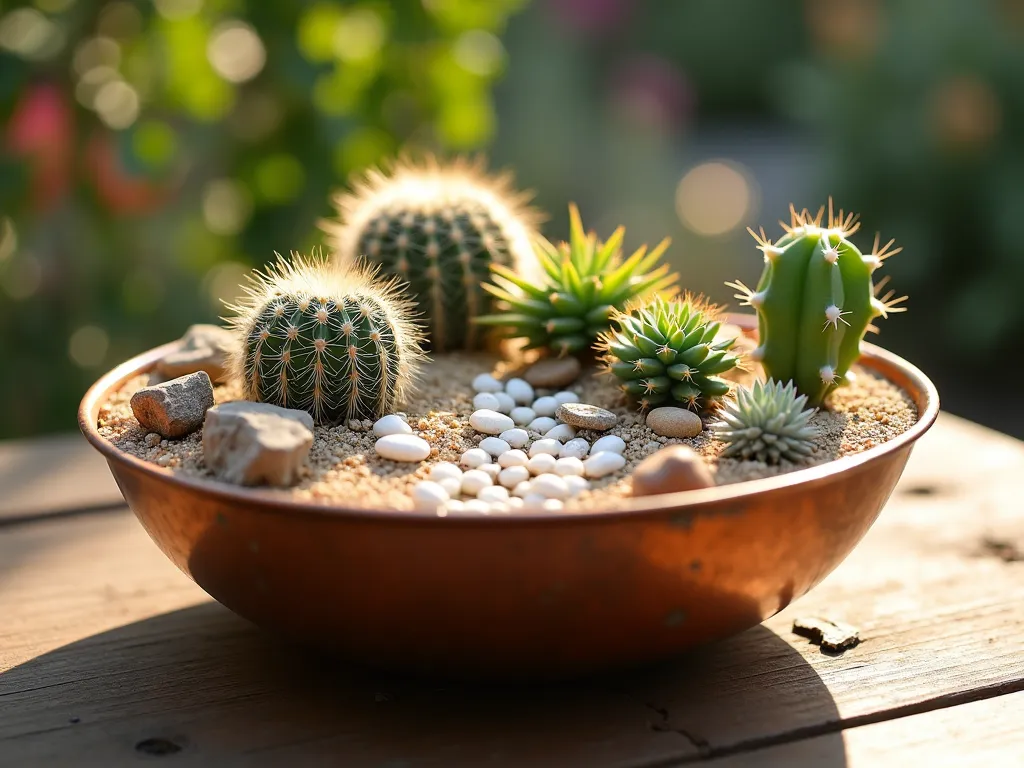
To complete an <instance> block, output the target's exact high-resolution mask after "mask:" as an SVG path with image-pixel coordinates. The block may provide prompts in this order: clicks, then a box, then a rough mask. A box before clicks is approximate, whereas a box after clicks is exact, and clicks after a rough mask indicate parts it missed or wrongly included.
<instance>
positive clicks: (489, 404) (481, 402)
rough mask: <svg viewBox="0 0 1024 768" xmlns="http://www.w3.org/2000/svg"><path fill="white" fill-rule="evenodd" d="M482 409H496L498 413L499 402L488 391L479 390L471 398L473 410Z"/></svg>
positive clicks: (499, 410) (499, 409)
mask: <svg viewBox="0 0 1024 768" xmlns="http://www.w3.org/2000/svg"><path fill="white" fill-rule="evenodd" d="M482 409H487V410H488V411H498V412H499V413H500V412H501V402H500V401H499V400H498V398H496V397H495V396H494V395H492V394H491V393H490V392H480V393H479V394H477V396H476V397H474V398H473V410H476V411H479V410H482Z"/></svg>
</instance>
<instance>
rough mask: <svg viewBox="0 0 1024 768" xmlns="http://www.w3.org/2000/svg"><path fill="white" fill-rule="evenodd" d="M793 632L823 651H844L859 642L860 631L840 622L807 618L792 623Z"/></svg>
mask: <svg viewBox="0 0 1024 768" xmlns="http://www.w3.org/2000/svg"><path fill="white" fill-rule="evenodd" d="M793 632H795V633H796V634H798V635H800V636H801V637H806V638H809V639H810V641H811V642H812V643H816V644H817V645H820V646H821V648H822V650H824V651H845V650H846V649H848V648H853V647H854V646H855V645H857V644H858V643H859V642H860V630H858V629H857V628H856V627H852V626H850V625H849V624H844V623H843V622H841V621H833V620H832V619H824V618H821V617H820V616H809V617H804V618H799V619H795V620H794V621H793Z"/></svg>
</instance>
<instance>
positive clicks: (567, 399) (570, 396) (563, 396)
mask: <svg viewBox="0 0 1024 768" xmlns="http://www.w3.org/2000/svg"><path fill="white" fill-rule="evenodd" d="M553 397H554V398H555V402H557V403H558V404H559V405H564V404H565V403H578V402H579V401H580V396H579V395H577V394H576V393H575V392H569V391H568V390H566V391H564V392H555V394H554V395H553Z"/></svg>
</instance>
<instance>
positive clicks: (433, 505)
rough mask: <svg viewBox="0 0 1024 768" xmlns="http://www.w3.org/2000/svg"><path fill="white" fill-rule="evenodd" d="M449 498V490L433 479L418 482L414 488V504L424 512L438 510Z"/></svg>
mask: <svg viewBox="0 0 1024 768" xmlns="http://www.w3.org/2000/svg"><path fill="white" fill-rule="evenodd" d="M449 498H450V494H449V493H448V491H446V490H445V489H444V488H442V487H441V486H440V485H438V484H437V483H435V482H433V481H431V480H424V481H423V482H421V483H417V484H416V487H415V488H413V489H412V502H413V505H414V506H415V507H416V509H418V510H420V511H422V512H436V511H437V510H439V509H441V508H442V507H444V505H445V502H447V501H448V500H449Z"/></svg>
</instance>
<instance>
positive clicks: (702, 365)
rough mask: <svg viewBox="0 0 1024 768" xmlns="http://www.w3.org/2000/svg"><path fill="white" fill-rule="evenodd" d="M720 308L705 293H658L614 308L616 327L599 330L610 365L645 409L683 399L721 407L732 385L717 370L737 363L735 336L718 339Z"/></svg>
mask: <svg viewBox="0 0 1024 768" xmlns="http://www.w3.org/2000/svg"><path fill="white" fill-rule="evenodd" d="M717 314H718V308H717V307H715V306H713V305H711V304H708V303H707V302H706V301H705V300H704V299H703V298H702V297H700V296H693V295H691V294H686V295H685V296H683V297H682V298H675V299H666V298H664V297H661V296H659V297H656V298H655V299H654V300H653V301H651V302H650V303H648V304H646V305H642V306H638V307H635V308H632V309H630V310H628V311H626V312H616V313H615V315H614V317H613V321H614V322H615V324H616V326H618V327H617V329H614V330H611V331H608V332H606V333H603V334H601V337H600V341H599V347H600V348H601V349H602V350H603V351H604V359H605V363H606V364H607V366H608V370H609V371H610V372H611V373H612V374H614V375H615V376H616V377H618V378H619V379H620V380H621V382H622V384H621V389H622V391H623V392H625V393H626V394H627V395H629V396H630V397H631V398H632V399H633V400H634V401H635V402H637V403H638V404H639V405H640V407H641V408H643V409H647V408H651V407H655V406H659V405H675V404H679V405H682V406H684V407H686V408H691V409H693V410H700V409H704V410H707V409H711V408H715V407H717V406H718V404H719V401H720V399H721V398H722V397H724V396H725V395H726V394H728V393H729V389H730V387H729V384H728V382H726V381H724V380H723V379H721V378H719V377H718V374H721V373H725V372H726V371H728V370H730V369H732V368H735V367H736V365H737V363H738V362H739V359H738V358H737V356H736V355H734V354H732V353H731V352H730V351H729V350H730V348H731V347H732V345H733V343H734V342H735V341H736V340H735V339H733V338H729V339H725V340H718V339H717V338H716V337H717V336H718V332H719V330H720V329H721V323H720V322H719V321H718V320H717V319H716V318H717Z"/></svg>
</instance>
